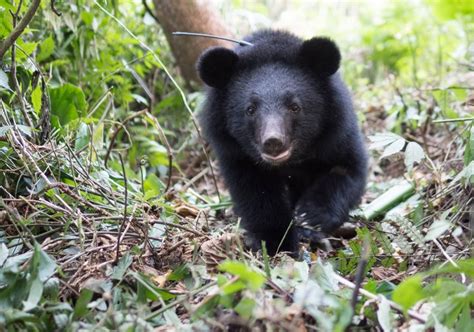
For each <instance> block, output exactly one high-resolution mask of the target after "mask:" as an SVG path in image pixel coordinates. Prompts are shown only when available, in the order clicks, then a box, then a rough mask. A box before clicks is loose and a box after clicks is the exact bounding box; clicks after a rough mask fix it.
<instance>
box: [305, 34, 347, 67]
mask: <svg viewBox="0 0 474 332" xmlns="http://www.w3.org/2000/svg"><path fill="white" fill-rule="evenodd" d="M299 55H300V57H301V61H302V62H303V64H304V65H305V66H308V67H309V68H311V70H312V71H313V72H314V73H315V74H317V75H321V76H331V75H332V74H334V73H335V72H336V71H337V70H338V69H339V63H340V62H341V53H340V52H339V49H338V48H337V45H336V44H335V43H334V42H333V41H332V40H331V39H329V38H325V37H314V38H311V39H309V40H306V41H304V42H303V45H301V49H300V53H299Z"/></svg>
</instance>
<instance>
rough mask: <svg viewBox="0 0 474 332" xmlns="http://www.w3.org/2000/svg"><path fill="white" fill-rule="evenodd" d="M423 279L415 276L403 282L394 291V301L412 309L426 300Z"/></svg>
mask: <svg viewBox="0 0 474 332" xmlns="http://www.w3.org/2000/svg"><path fill="white" fill-rule="evenodd" d="M421 281H422V277H421V276H419V275H415V276H413V277H409V278H407V279H405V280H404V281H402V283H401V284H399V285H398V286H397V288H395V290H394V291H393V295H392V299H393V301H395V302H396V303H398V304H399V305H401V306H402V307H403V309H404V310H408V309H410V308H411V307H412V306H413V305H414V304H415V303H417V302H418V301H420V300H421V299H423V298H425V292H424V290H423V287H422V286H421Z"/></svg>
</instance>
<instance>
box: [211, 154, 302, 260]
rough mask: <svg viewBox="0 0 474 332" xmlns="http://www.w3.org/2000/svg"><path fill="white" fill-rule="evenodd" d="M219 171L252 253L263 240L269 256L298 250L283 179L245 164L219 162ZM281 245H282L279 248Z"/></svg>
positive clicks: (268, 171) (269, 171)
mask: <svg viewBox="0 0 474 332" xmlns="http://www.w3.org/2000/svg"><path fill="white" fill-rule="evenodd" d="M220 162H221V171H222V174H223V176H224V179H225V180H226V184H227V186H228V187H229V191H230V194H231V196H232V200H233V203H234V208H235V211H236V213H237V215H239V216H240V217H241V224H242V226H243V228H244V229H245V230H246V240H245V242H246V244H247V245H248V246H249V247H250V248H251V249H253V250H258V249H259V248H261V242H262V241H265V244H266V247H267V250H268V252H269V254H271V255H273V254H275V253H276V251H277V250H278V248H279V250H280V251H291V252H295V251H296V249H297V238H296V235H295V230H294V228H293V227H291V228H289V226H290V221H291V218H292V211H291V207H290V202H289V198H288V190H287V189H286V187H285V185H284V183H283V181H282V179H280V178H279V177H278V176H277V175H276V174H273V172H272V171H271V170H265V171H262V170H260V169H258V168H256V167H255V166H254V165H253V164H251V163H247V162H236V161H232V162H228V161H225V160H222V159H221V161H220ZM280 244H281V245H280Z"/></svg>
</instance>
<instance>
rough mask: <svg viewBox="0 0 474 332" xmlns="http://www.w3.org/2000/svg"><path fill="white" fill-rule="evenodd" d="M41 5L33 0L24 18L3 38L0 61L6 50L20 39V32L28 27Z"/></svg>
mask: <svg viewBox="0 0 474 332" xmlns="http://www.w3.org/2000/svg"><path fill="white" fill-rule="evenodd" d="M40 3H41V0H33V2H32V3H31V6H30V8H28V10H27V11H26V13H25V16H23V18H22V19H21V21H20V22H19V23H18V25H17V26H16V27H15V28H14V29H13V31H12V32H11V33H10V34H9V35H8V36H7V38H5V40H4V41H3V42H2V43H1V44H0V60H1V59H3V56H4V55H5V53H6V52H7V50H8V49H9V48H10V47H11V46H12V45H13V43H14V42H15V41H16V40H17V39H18V37H20V35H21V34H22V32H23V31H24V30H25V28H26V27H27V26H28V24H29V23H30V22H31V20H32V19H33V16H35V13H36V11H37V10H38V7H39V5H40Z"/></svg>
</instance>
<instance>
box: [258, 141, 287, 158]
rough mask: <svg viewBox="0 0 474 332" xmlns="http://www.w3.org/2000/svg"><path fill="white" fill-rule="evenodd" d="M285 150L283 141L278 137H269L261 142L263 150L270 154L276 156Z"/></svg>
mask: <svg viewBox="0 0 474 332" xmlns="http://www.w3.org/2000/svg"><path fill="white" fill-rule="evenodd" d="M284 150H285V146H284V144H283V141H282V140H281V139H279V138H278V137H270V138H268V139H267V140H265V142H263V152H264V153H265V154H269V155H271V156H278V155H279V154H280V153H282V152H283V151H284Z"/></svg>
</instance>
